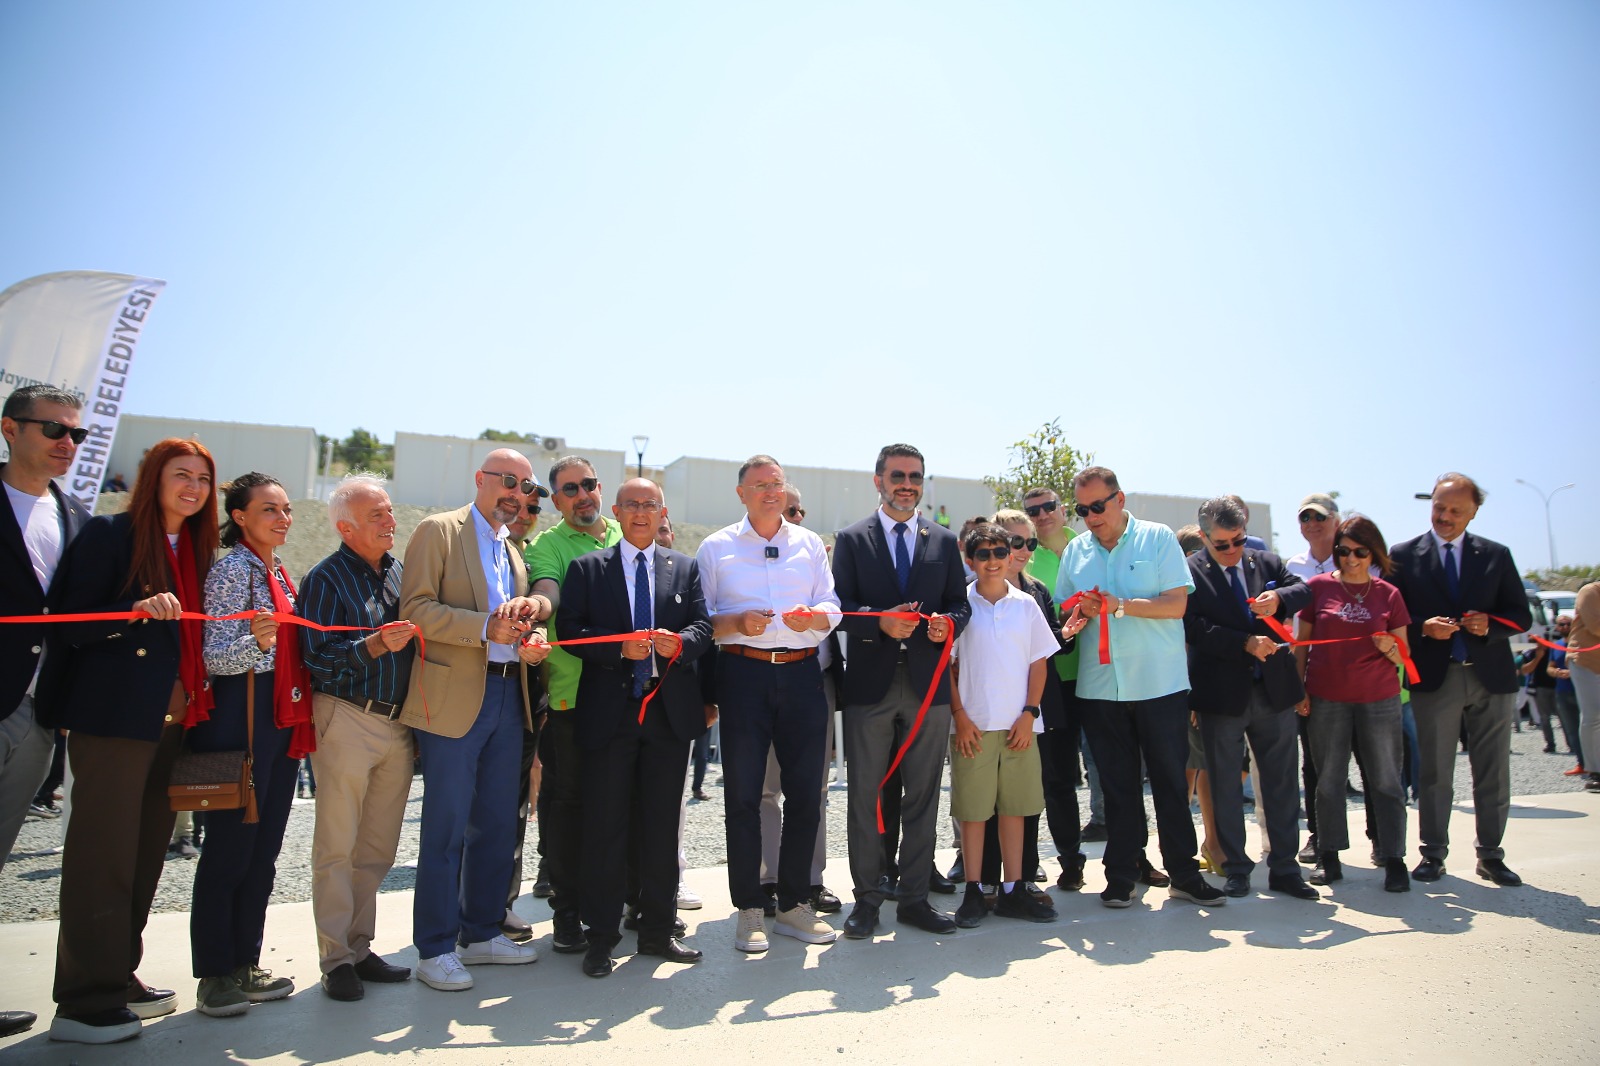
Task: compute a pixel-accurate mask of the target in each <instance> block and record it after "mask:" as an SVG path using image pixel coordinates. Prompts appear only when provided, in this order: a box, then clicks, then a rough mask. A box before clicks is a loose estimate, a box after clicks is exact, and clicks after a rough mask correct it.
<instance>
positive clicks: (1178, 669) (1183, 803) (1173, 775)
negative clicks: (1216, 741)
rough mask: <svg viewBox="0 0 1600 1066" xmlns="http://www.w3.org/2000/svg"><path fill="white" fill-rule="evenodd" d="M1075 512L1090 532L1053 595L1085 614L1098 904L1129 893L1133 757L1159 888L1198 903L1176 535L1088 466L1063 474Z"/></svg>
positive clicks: (1184, 594) (1125, 899) (1082, 668)
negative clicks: (1099, 844)
mask: <svg viewBox="0 0 1600 1066" xmlns="http://www.w3.org/2000/svg"><path fill="white" fill-rule="evenodd" d="M1073 490H1074V493H1075V494H1076V496H1077V499H1078V503H1077V506H1076V511H1077V514H1078V516H1079V517H1080V518H1082V519H1083V520H1084V524H1085V525H1086V526H1088V527H1089V532H1090V533H1091V534H1093V535H1092V536H1088V537H1079V538H1077V539H1076V540H1074V541H1072V542H1071V543H1070V544H1068V545H1067V550H1066V552H1065V553H1064V554H1063V555H1062V557H1061V566H1060V571H1059V573H1058V574H1057V575H1056V599H1057V600H1066V599H1068V598H1070V597H1071V596H1073V595H1075V594H1077V593H1079V592H1082V593H1083V594H1084V595H1083V598H1082V601H1081V603H1080V606H1079V611H1080V612H1081V614H1082V616H1083V617H1084V618H1087V619H1088V625H1087V627H1085V628H1084V630H1083V636H1082V643H1083V645H1084V648H1085V650H1084V651H1082V652H1081V653H1080V655H1079V659H1078V701H1079V706H1080V708H1081V709H1082V712H1083V721H1084V729H1085V732H1086V733H1087V734H1088V737H1089V746H1090V747H1091V748H1092V749H1093V750H1094V757H1095V762H1096V763H1098V764H1099V767H1100V786H1101V788H1102V789H1104V791H1105V799H1106V835H1107V840H1106V853H1105V867H1106V888H1105V891H1103V892H1101V893H1100V901H1101V902H1102V903H1104V904H1105V905H1106V906H1108V907H1127V906H1130V905H1131V904H1132V903H1133V887H1134V882H1135V881H1136V879H1137V878H1138V873H1139V855H1140V852H1141V850H1142V849H1143V847H1144V845H1145V842H1146V838H1147V830H1146V828H1145V819H1144V790H1143V789H1142V788H1141V787H1140V776H1141V775H1140V759H1141V756H1142V757H1143V762H1144V765H1145V768H1146V771H1147V773H1148V774H1149V779H1150V794H1151V797H1152V798H1153V799H1154V801H1155V808H1156V832H1157V835H1158V837H1159V839H1160V841H1161V857H1162V859H1163V861H1164V863H1165V865H1166V868H1167V871H1168V873H1169V875H1170V876H1171V878H1172V885H1171V887H1170V888H1168V890H1167V892H1168V894H1169V895H1170V896H1171V897H1172V898H1174V899H1184V900H1188V901H1190V902H1191V903H1199V904H1202V905H1204V906H1210V907H1214V906H1219V905H1221V904H1223V903H1226V902H1227V897H1226V896H1224V895H1223V894H1222V893H1221V892H1220V891H1218V890H1217V888H1216V887H1214V886H1213V885H1211V884H1210V883H1208V882H1207V881H1206V879H1205V878H1204V877H1202V876H1200V864H1199V863H1198V862H1197V861H1196V859H1195V852H1196V851H1197V850H1199V845H1198V843H1197V842H1196V840H1195V835H1194V822H1193V820H1192V819H1191V818H1190V816H1189V797H1188V789H1187V788H1186V786H1185V780H1184V774H1183V771H1184V766H1185V764H1186V763H1187V761H1188V757H1189V734H1188V729H1189V662H1188V657H1187V654H1186V652H1185V649H1184V636H1183V609H1184V605H1185V603H1186V602H1187V601H1188V598H1189V593H1190V592H1191V591H1192V590H1193V589H1194V583H1193V581H1192V580H1191V578H1190V576H1189V567H1188V564H1187V562H1186V561H1185V559H1184V555H1183V550H1182V549H1181V548H1180V547H1179V546H1178V538H1177V537H1176V536H1175V535H1174V534H1173V532H1172V530H1170V529H1168V528H1167V527H1166V526H1163V525H1160V524H1159V523H1156V522H1142V521H1140V520H1139V519H1137V518H1135V517H1133V516H1132V515H1131V514H1128V512H1127V511H1126V509H1125V508H1126V503H1127V500H1126V498H1125V497H1124V496H1123V494H1122V490H1121V488H1120V487H1119V486H1118V484H1117V475H1116V474H1114V473H1112V472H1111V471H1110V470H1108V469H1106V468H1105V467H1103V466H1091V467H1088V468H1087V469H1085V470H1083V471H1081V472H1080V473H1079V474H1078V476H1077V477H1076V478H1075V479H1073ZM1102 613H1103V614H1105V615H1107V616H1109V619H1110V649H1109V650H1110V656H1109V658H1110V662H1108V663H1102V662H1101V661H1100V658H1101V657H1100V650H1099V642H1100V616H1101V614H1102Z"/></svg>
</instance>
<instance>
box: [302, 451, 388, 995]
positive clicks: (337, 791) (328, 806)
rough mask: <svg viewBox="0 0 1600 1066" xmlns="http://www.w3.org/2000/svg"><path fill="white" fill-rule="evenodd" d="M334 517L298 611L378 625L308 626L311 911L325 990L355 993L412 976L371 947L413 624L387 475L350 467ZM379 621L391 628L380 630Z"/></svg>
mask: <svg viewBox="0 0 1600 1066" xmlns="http://www.w3.org/2000/svg"><path fill="white" fill-rule="evenodd" d="M328 521H329V522H331V523H332V524H333V527H334V529H335V530H336V531H338V534H339V539H340V540H342V541H343V542H344V543H343V544H342V545H340V547H339V550H338V551H336V552H334V553H333V554H332V555H330V556H328V557H327V558H326V559H324V560H322V562H320V563H318V564H317V565H316V566H314V567H312V568H311V572H310V573H308V574H306V578H305V581H304V583H302V585H301V587H300V614H301V616H302V617H303V618H305V619H307V620H308V621H312V622H317V623H319V624H321V625H327V626H359V627H361V628H362V629H367V630H375V632H367V633H353V632H332V633H324V632H321V631H319V630H315V629H312V628H310V627H309V626H301V627H300V640H301V646H302V648H303V650H304V653H305V660H306V665H307V666H308V667H310V669H311V686H312V689H313V694H312V698H311V713H312V716H313V718H314V719H315V722H316V728H317V750H316V751H315V752H314V753H313V754H312V756H311V761H312V767H313V769H315V770H316V774H317V822H316V829H315V831H314V833H313V835H312V840H311V866H312V875H311V913H312V918H313V920H314V921H315V923H316V927H317V954H318V956H319V959H320V963H321V968H322V987H323V990H324V991H326V992H327V994H328V995H329V996H330V997H331V998H333V999H337V1000H357V999H360V998H361V997H362V995H363V994H364V991H365V989H364V986H363V984H362V982H363V981H378V982H397V981H404V980H406V979H407V978H409V977H410V976H411V971H410V970H408V969H406V968H405V967H403V966H392V965H390V964H389V963H388V962H385V961H384V959H383V958H382V956H380V955H378V954H376V953H375V952H373V950H372V938H373V936H374V934H375V931H376V930H375V926H376V918H377V907H378V886H379V885H380V884H381V883H382V882H383V879H384V877H385V876H386V875H387V874H388V872H389V868H390V867H391V866H392V865H394V855H395V849H396V848H397V847H398V846H399V843H400V824H401V821H402V819H403V817H404V815H405V810H406V799H407V797H408V796H409V795H410V792H411V769H412V750H413V747H412V740H411V730H410V729H409V728H407V727H406V726H404V725H401V724H400V720H399V719H400V705H401V704H402V703H404V702H405V697H406V691H407V686H408V684H409V682H410V677H411V662H412V657H413V650H412V647H411V638H412V636H413V635H415V633H416V629H415V627H414V626H412V625H411V624H410V623H407V622H401V623H399V624H397V625H392V626H390V625H389V623H393V622H398V621H399V614H400V560H398V559H396V558H395V557H394V556H393V555H391V554H390V549H391V548H393V547H394V529H395V521H394V506H393V505H392V504H391V503H390V502H389V494H388V492H386V491H385V490H384V487H383V479H382V478H378V477H373V476H371V475H368V474H352V475H351V476H349V477H347V478H345V479H344V480H343V481H341V482H340V483H339V485H338V486H337V487H336V488H335V489H334V490H333V495H332V496H331V497H330V498H329V500H328ZM380 626H388V628H385V629H379V628H378V627H380Z"/></svg>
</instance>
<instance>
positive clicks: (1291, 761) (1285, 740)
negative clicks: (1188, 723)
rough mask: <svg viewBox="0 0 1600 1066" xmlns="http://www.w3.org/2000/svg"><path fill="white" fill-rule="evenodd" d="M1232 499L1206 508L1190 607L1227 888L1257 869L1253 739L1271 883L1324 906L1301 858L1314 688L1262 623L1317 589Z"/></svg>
mask: <svg viewBox="0 0 1600 1066" xmlns="http://www.w3.org/2000/svg"><path fill="white" fill-rule="evenodd" d="M1234 500H1235V498H1234V497H1231V496H1222V497H1218V498H1217V499H1212V500H1207V501H1206V502H1205V503H1204V504H1203V505H1202V506H1201V508H1200V532H1201V533H1202V534H1203V535H1204V536H1205V538H1206V550H1205V551H1203V552H1196V553H1195V554H1193V555H1191V556H1189V575H1190V577H1192V578H1193V579H1194V591H1193V592H1191V593H1189V598H1188V600H1186V601H1185V602H1184V608H1183V632H1184V638H1185V640H1186V642H1187V643H1188V646H1189V707H1190V709H1191V710H1193V711H1194V712H1195V713H1196V714H1198V715H1199V716H1200V738H1201V741H1202V743H1203V744H1204V745H1205V752H1206V767H1207V768H1208V769H1209V770H1210V771H1211V802H1212V805H1213V807H1214V809H1215V810H1216V814H1217V837H1218V839H1219V841H1220V843H1221V844H1222V854H1223V859H1224V862H1225V863H1226V865H1227V873H1228V881H1227V884H1225V885H1224V886H1223V889H1222V890H1223V891H1224V892H1226V893H1227V894H1228V895H1230V896H1233V897H1235V898H1238V897H1240V896H1246V895H1249V893H1250V872H1251V870H1253V869H1254V868H1255V863H1254V862H1252V861H1251V859H1250V856H1249V855H1248V854H1247V853H1246V852H1245V846H1244V789H1243V785H1242V784H1241V782H1240V780H1239V770H1240V769H1241V768H1242V767H1243V765H1244V742H1245V740H1246V738H1248V739H1249V741H1250V750H1251V751H1252V752H1253V753H1254V754H1255V760H1256V767H1257V769H1258V770H1259V771H1260V774H1261V790H1262V793H1263V794H1262V796H1261V803H1262V806H1263V809H1264V810H1265V812H1266V819H1267V841H1268V845H1269V847H1270V848H1271V853H1272V854H1271V860H1270V861H1271V863H1272V868H1271V871H1270V874H1269V876H1268V880H1267V886H1268V887H1269V888H1271V889H1272V891H1274V892H1282V893H1284V894H1285V895H1290V896H1294V897H1295V898H1297V899H1316V898H1317V890H1316V889H1314V888H1312V887H1311V886H1310V885H1308V884H1306V882H1305V879H1304V877H1302V876H1301V873H1300V864H1299V863H1298V862H1297V861H1296V859H1295V847H1296V845H1297V844H1298V843H1299V840H1300V819H1299V815H1298V812H1299V809H1300V796H1299V790H1298V788H1297V787H1296V782H1295V776H1296V772H1297V771H1298V769H1299V759H1298V754H1299V752H1298V749H1297V744H1298V737H1297V734H1298V727H1297V726H1296V724H1295V719H1296V715H1295V705H1296V704H1298V703H1299V702H1300V701H1301V700H1302V699H1303V698H1304V697H1305V687H1304V686H1303V685H1302V684H1301V682H1300V673H1299V671H1298V670H1297V669H1296V668H1295V661H1294V656H1293V655H1292V654H1291V653H1290V651H1289V646H1288V645H1287V644H1280V643H1278V642H1277V640H1276V639H1275V638H1274V636H1273V634H1272V632H1271V630H1269V629H1268V628H1267V627H1266V625H1265V624H1264V623H1263V622H1262V621H1261V616H1264V615H1265V616H1275V617H1279V618H1287V617H1289V616H1292V615H1293V614H1295V613H1296V612H1297V611H1299V610H1300V609H1301V608H1302V607H1305V606H1306V605H1307V604H1309V603H1310V602H1311V590H1310V589H1309V588H1307V587H1306V586H1305V585H1304V584H1302V583H1301V581H1300V579H1299V578H1297V577H1295V576H1294V575H1293V574H1291V573H1289V572H1288V570H1286V569H1284V566H1283V560H1282V559H1280V558H1278V557H1277V556H1276V555H1274V554H1272V553H1271V552H1269V551H1260V550H1257V549H1255V548H1250V547H1247V546H1246V541H1247V539H1248V538H1247V537H1246V536H1245V532H1244V530H1245V522H1246V521H1247V518H1246V517H1245V512H1244V509H1243V508H1242V507H1240V506H1239V504H1237V503H1235V502H1234Z"/></svg>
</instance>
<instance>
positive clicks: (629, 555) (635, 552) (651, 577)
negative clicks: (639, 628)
mask: <svg viewBox="0 0 1600 1066" xmlns="http://www.w3.org/2000/svg"><path fill="white" fill-rule="evenodd" d="M617 547H619V548H621V549H622V583H623V584H624V585H626V586H627V587H628V617H629V618H632V617H633V597H634V591H633V590H634V586H635V585H637V584H638V582H636V581H635V580H634V578H633V575H634V571H635V570H637V569H638V566H639V563H638V561H637V560H638V558H639V556H641V555H643V556H644V573H645V580H646V581H647V582H649V585H650V591H649V596H650V624H649V625H648V626H646V627H645V628H647V629H656V628H658V627H657V626H656V544H655V541H651V542H650V543H649V544H647V545H645V547H644V549H643V550H642V551H641V550H640V549H638V548H635V547H634V546H633V545H632V544H629V543H628V542H627V541H623V542H622V543H621V544H618V545H617ZM660 673H661V671H660V668H659V667H657V666H656V659H655V656H654V655H652V656H651V657H650V676H652V677H656V676H659V675H660Z"/></svg>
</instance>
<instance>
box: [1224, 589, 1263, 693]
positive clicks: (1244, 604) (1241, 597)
mask: <svg viewBox="0 0 1600 1066" xmlns="http://www.w3.org/2000/svg"><path fill="white" fill-rule="evenodd" d="M1228 582H1229V584H1231V585H1233V595H1234V596H1235V598H1237V599H1238V601H1239V607H1240V609H1241V610H1243V611H1244V616H1245V617H1246V618H1248V619H1252V623H1251V624H1252V626H1253V625H1254V621H1253V620H1254V617H1255V616H1254V615H1252V614H1251V613H1250V597H1249V596H1247V595H1245V591H1244V582H1243V581H1240V580H1239V568H1238V567H1237V566H1230V567H1228ZM1251 658H1255V656H1251ZM1250 676H1251V677H1260V676H1261V662H1260V660H1257V661H1256V664H1255V665H1254V666H1252V667H1251V668H1250Z"/></svg>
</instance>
